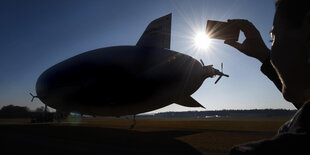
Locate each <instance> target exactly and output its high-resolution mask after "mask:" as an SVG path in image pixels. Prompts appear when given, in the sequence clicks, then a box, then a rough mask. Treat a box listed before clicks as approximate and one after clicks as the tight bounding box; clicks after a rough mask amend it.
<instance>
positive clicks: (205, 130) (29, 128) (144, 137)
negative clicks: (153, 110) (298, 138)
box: [0, 118, 287, 154]
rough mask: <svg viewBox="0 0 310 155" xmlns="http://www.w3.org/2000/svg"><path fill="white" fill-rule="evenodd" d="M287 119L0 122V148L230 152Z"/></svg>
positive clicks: (43, 151) (38, 151) (40, 151)
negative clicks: (134, 124)
mask: <svg viewBox="0 0 310 155" xmlns="http://www.w3.org/2000/svg"><path fill="white" fill-rule="evenodd" d="M286 120H287V118H279V119H221V118H217V119H156V118H138V119H137V125H136V127H135V128H134V129H129V127H130V125H131V123H132V120H131V119H124V118H83V119H76V120H74V119H71V120H67V121H66V122H64V123H46V124H44V123H43V124H31V123H28V121H29V120H0V131H1V132H0V145H1V151H2V153H5V154H25V153H35V154H58V153H61V154H64V153H68V154H228V153H229V150H230V148H231V147H232V146H233V145H236V144H241V143H245V142H247V141H253V140H259V139H262V138H269V137H272V136H273V135H274V134H275V133H276V131H277V129H278V127H279V126H281V124H282V123H283V122H285V121H286ZM2 153H1V154H2Z"/></svg>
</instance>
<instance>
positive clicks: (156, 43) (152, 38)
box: [136, 13, 171, 49]
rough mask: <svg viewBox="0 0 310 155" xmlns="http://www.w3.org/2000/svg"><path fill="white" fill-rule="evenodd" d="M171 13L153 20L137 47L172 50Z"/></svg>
mask: <svg viewBox="0 0 310 155" xmlns="http://www.w3.org/2000/svg"><path fill="white" fill-rule="evenodd" d="M170 39H171V13H170V14H168V15H166V16H163V17H160V18H158V19H155V20H153V21H152V22H151V23H150V24H149V25H148V26H147V28H146V29H145V31H144V33H143V34H142V36H141V37H140V39H139V41H138V42H137V44H136V46H146V47H156V48H166V49H170Z"/></svg>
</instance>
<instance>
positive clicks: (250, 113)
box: [0, 105, 296, 118]
mask: <svg viewBox="0 0 310 155" xmlns="http://www.w3.org/2000/svg"><path fill="white" fill-rule="evenodd" d="M47 112H48V113H50V114H52V112H49V111H47ZM295 112H296V110H287V109H252V110H214V111H183V112H162V113H156V114H149V115H138V116H137V117H154V118H210V117H211V118H212V117H224V118H255V117H257V118H264V117H265V118H268V117H292V116H293V115H294V113H295ZM42 113H44V107H39V108H37V109H35V110H30V109H29V108H28V107H22V106H14V105H8V106H3V107H2V108H1V109H0V118H33V117H37V116H40V115H42Z"/></svg>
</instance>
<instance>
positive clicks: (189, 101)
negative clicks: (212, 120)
mask: <svg viewBox="0 0 310 155" xmlns="http://www.w3.org/2000/svg"><path fill="white" fill-rule="evenodd" d="M177 104H179V105H182V106H185V107H202V108H204V109H205V107H204V106H203V105H201V104H200V103H198V102H197V101H196V100H195V99H193V98H192V97H190V96H188V97H185V98H182V99H180V100H179V101H178V102H177Z"/></svg>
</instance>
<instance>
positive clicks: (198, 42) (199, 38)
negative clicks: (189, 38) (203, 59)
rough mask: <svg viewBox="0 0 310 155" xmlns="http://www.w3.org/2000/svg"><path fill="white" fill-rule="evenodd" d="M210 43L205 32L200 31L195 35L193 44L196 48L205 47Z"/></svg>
mask: <svg viewBox="0 0 310 155" xmlns="http://www.w3.org/2000/svg"><path fill="white" fill-rule="evenodd" d="M209 44H210V39H209V37H208V35H207V34H205V33H203V32H200V33H197V34H196V36H195V46H196V47H197V48H198V49H207V48H208V47H209Z"/></svg>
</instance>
